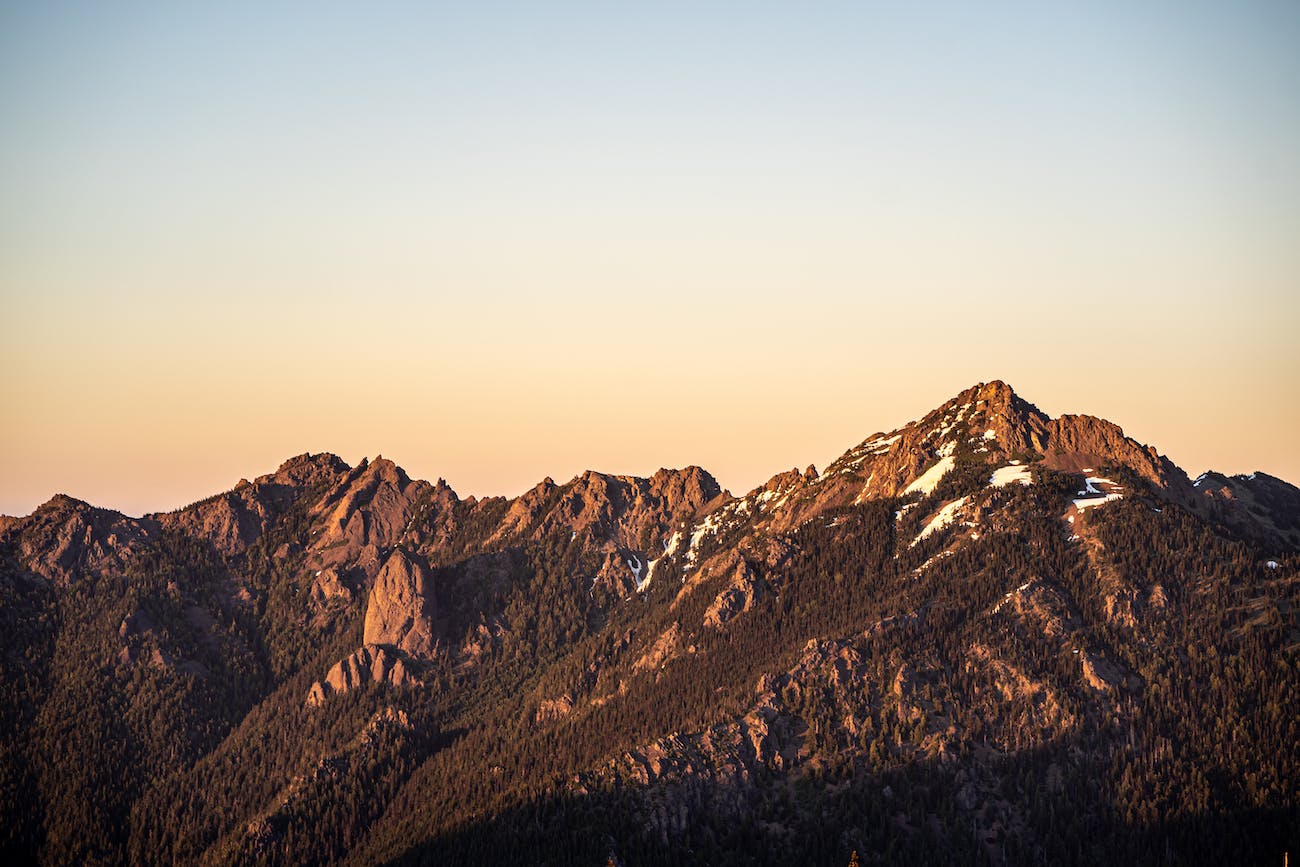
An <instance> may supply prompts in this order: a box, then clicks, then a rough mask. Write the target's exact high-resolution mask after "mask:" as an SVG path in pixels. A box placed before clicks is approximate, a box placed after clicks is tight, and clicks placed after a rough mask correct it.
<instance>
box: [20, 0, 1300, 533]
mask: <svg viewBox="0 0 1300 867" xmlns="http://www.w3.org/2000/svg"><path fill="white" fill-rule="evenodd" d="M702 6H705V7H707V8H701V7H702ZM1297 46H1300V4H1296V3H1249V2H1247V3H1227V2H1224V3H1138V4H1134V3H1088V4H1082V3H1080V4H1063V3H1057V4H1050V3H1022V4H1008V3H989V4H968V3H916V4H897V5H893V4H867V3H852V4H849V3H845V4H809V3H801V4H779V5H778V4H757V3H744V4H739V3H737V4H697V3H692V4H686V3H682V4H673V3H655V4H641V5H639V6H637V7H632V6H631V5H629V4H609V3H590V4H542V3H527V4H483V3H475V4H326V3H310V4H261V3H259V4H242V3H222V4H189V3H168V4H161V3H158V4H140V3H134V4H133V3H122V4H90V3H85V4H69V3H57V2H56V3H39V4H36V3H33V4H26V5H21V4H13V3H8V4H4V5H3V6H0V130H2V131H3V135H2V136H0V312H2V313H3V316H0V340H2V341H3V345H4V349H3V350H0V361H3V363H4V366H5V368H6V370H7V371H8V372H9V374H8V375H7V376H6V377H5V384H4V386H3V387H2V388H3V391H0V399H3V401H4V402H5V404H6V405H7V406H10V407H11V408H12V409H13V415H14V418H15V422H13V423H11V424H9V425H6V428H7V429H6V431H5V433H4V434H3V435H2V436H3V439H0V455H2V456H0V490H2V491H3V497H0V511H9V512H14V511H26V510H28V509H30V508H31V507H32V506H34V505H35V504H36V503H38V502H40V501H41V500H43V499H44V498H45V497H46V496H48V494H49V493H52V492H53V491H54V490H71V492H73V493H80V495H83V496H87V497H91V498H95V499H98V500H100V501H102V502H105V503H106V504H109V505H119V506H121V507H123V508H127V509H128V510H130V509H135V510H137V511H138V510H142V509H145V508H161V507H164V506H170V505H175V504H176V503H178V502H184V501H186V500H187V499H193V498H194V497H195V496H199V495H202V494H204V493H207V492H209V491H210V490H211V489H214V487H216V486H224V485H226V484H227V483H229V482H233V480H234V479H236V478H238V477H239V476H240V475H250V474H253V473H256V472H261V471H265V470H266V469H268V468H270V467H272V466H274V464H275V463H276V462H277V461H278V460H279V459H280V458H281V457H283V456H285V455H287V454H290V453H293V452H297V451H302V450H306V449H313V450H319V449H325V448H328V449H331V450H335V451H339V452H342V453H343V454H344V456H345V457H347V458H348V459H350V460H355V459H356V458H358V457H360V455H361V454H373V453H374V452H376V451H384V452H385V453H388V454H390V455H391V456H392V457H394V458H396V459H398V460H399V461H401V462H403V463H404V464H406V465H408V466H409V467H410V468H411V469H412V471H413V472H416V473H418V474H421V475H428V476H438V475H444V476H446V477H448V479H449V480H451V481H452V482H453V484H457V486H458V487H459V488H460V489H462V490H463V491H465V492H467V493H468V492H475V493H514V492H517V491H518V490H521V489H522V488H524V487H526V486H527V485H528V484H529V483H531V482H532V481H535V480H536V479H537V478H540V477H542V476H544V475H548V474H549V475H554V476H556V477H557V478H558V477H562V476H565V475H566V474H568V473H570V472H576V471H577V470H579V469H582V468H583V467H584V466H585V465H587V464H591V463H598V464H599V466H598V467H597V468H600V469H606V470H611V471H627V472H647V471H652V470H653V469H655V468H656V467H657V466H659V465H660V464H671V463H685V462H699V463H702V464H704V465H705V466H708V467H709V468H711V469H713V470H714V471H715V472H717V473H718V475H719V477H720V478H721V480H722V481H723V483H724V484H728V485H730V486H732V487H735V488H737V489H743V488H746V487H748V486H749V485H752V484H756V483H758V482H759V481H761V480H762V479H763V478H765V477H766V476H767V475H768V474H769V473H771V472H776V471H778V470H780V469H783V468H784V467H786V466H788V465H790V464H794V463H800V464H802V463H806V462H808V461H810V460H815V461H817V462H818V463H819V464H824V463H825V462H826V461H827V460H828V459H829V458H831V457H833V456H834V455H835V454H837V453H838V451H840V450H841V449H842V448H845V447H847V446H848V445H850V444H852V443H853V442H855V441H857V440H858V439H861V438H862V437H864V436H865V435H866V434H868V433H870V432H872V431H874V430H876V429H877V428H880V427H886V426H892V425H895V424H900V423H902V422H904V421H906V420H907V419H909V418H911V417H912V416H913V414H915V413H919V412H923V411H924V410H925V409H927V408H929V407H930V406H932V405H933V404H935V403H938V402H940V401H941V400H943V399H945V398H946V397H948V396H950V395H951V393H954V392H955V391H956V390H958V389H960V388H962V387H964V386H967V385H970V384H971V383H973V382H975V381H977V380H980V379H988V378H993V377H1001V378H1005V379H1008V380H1009V381H1011V382H1012V384H1013V385H1014V386H1016V387H1017V388H1018V389H1019V390H1020V391H1021V392H1022V393H1024V394H1025V395H1026V396H1027V397H1029V398H1030V399H1031V400H1036V401H1038V402H1039V403H1041V404H1043V405H1044V407H1045V408H1047V409H1049V410H1052V411H1055V412H1060V411H1081V412H1092V413H1095V414H1099V415H1107V416H1109V417H1112V418H1114V419H1115V420H1117V421H1119V422H1121V423H1122V424H1124V425H1125V426H1126V427H1127V428H1128V429H1129V431H1130V432H1131V433H1133V434H1134V435H1136V436H1139V437H1141V438H1143V439H1145V440H1146V441H1149V442H1152V443H1154V444H1156V445H1157V446H1159V447H1160V448H1161V449H1162V450H1164V451H1166V452H1168V453H1170V455H1171V456H1172V457H1174V459H1175V460H1178V461H1179V462H1180V463H1182V464H1184V465H1185V466H1187V468H1188V469H1189V470H1191V471H1193V472H1199V471H1200V470H1201V469H1203V468H1205V466H1208V465H1214V466H1215V467H1217V468H1222V469H1225V470H1228V471H1237V470H1250V469H1256V468H1259V469H1265V470H1267V471H1270V472H1276V473H1278V474H1281V475H1284V476H1288V477H1289V478H1290V479H1291V480H1292V481H1300V455H1298V454H1297V451H1296V449H1295V448H1294V446H1293V440H1294V435H1293V433H1292V432H1293V431H1294V430H1295V427H1296V425H1297V424H1300V397H1298V395H1300V349H1297V346H1298V345H1300V342H1298V341H1297V340H1296V339H1295V332H1296V328H1297V326H1300V301H1297V298H1298V297H1300V254H1298V253H1297V250H1298V249H1300V159H1297V156H1296V155H1297V154H1300V59H1298V58H1300V51H1297ZM159 395H167V396H168V397H167V398H166V399H165V400H161V401H160V400H159V399H158V396H159ZM376 405H380V406H393V405H405V406H406V410H405V412H404V413H403V414H402V415H401V416H400V417H399V418H390V417H386V416H382V415H379V416H376V415H374V412H373V409H367V407H374V406H376ZM609 406H624V407H633V408H634V409H635V422H634V424H632V425H631V430H629V425H628V422H627V420H626V419H624V418H623V417H622V416H621V415H620V414H619V413H614V414H613V415H614V417H613V418H606V415H607V414H608V413H609V411H608V409H607V407H609ZM1207 407H1211V408H1212V410H1211V411H1208V412H1207ZM322 408H328V411H327V412H324V411H322ZM755 415H758V416H762V417H763V418H764V419H765V421H764V422H763V424H761V425H757V426H754V427H752V428H750V429H749V430H746V431H743V432H741V433H736V431H735V429H734V420H735V419H736V418H740V417H752V416H755ZM250 416H255V417H256V418H257V419H258V420H259V421H258V423H257V424H255V425H254V424H249V423H247V419H248V418H249V417H250ZM449 416H455V417H456V418H458V419H459V421H458V423H457V424H455V425H448V424H447V423H446V419H447V418H448V417H449ZM241 419H243V420H244V421H243V422H241V421H238V420H241ZM575 425H576V426H578V428H579V429H580V430H581V431H582V433H581V434H578V435H575V430H574V426H575ZM522 428H527V429H528V430H530V436H529V438H528V442H527V443H526V444H521V443H519V442H518V441H517V440H513V439H511V438H510V436H509V435H507V434H506V433H503V431H512V430H513V431H517V430H520V429H522ZM738 437H742V438H743V439H744V440H745V442H744V443H743V444H740V445H738V444H737V438H738ZM485 449H490V450H489V451H485ZM191 495H193V496H191Z"/></svg>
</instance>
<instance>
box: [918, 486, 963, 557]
mask: <svg viewBox="0 0 1300 867" xmlns="http://www.w3.org/2000/svg"><path fill="white" fill-rule="evenodd" d="M967 499H969V498H968V497H958V498H957V499H955V500H953V501H952V502H951V503H948V504H947V505H946V506H944V507H943V508H942V509H940V510H939V511H938V512H937V513H936V514H935V516H934V517H933V518H931V519H930V523H928V524H926V525H925V527H924V528H923V529H922V530H921V532H920V533H918V534H917V536H916V538H915V539H913V540H912V544H911V545H909V546H908V547H913V546H915V545H916V543H917V542H920V541H921V540H922V539H925V538H926V537H928V536H929V535H930V534H932V533H936V532H938V531H939V530H942V529H943V528H944V527H946V526H948V525H949V524H951V523H952V522H953V521H954V520H956V518H957V513H958V511H960V510H961V507H962V506H964V505H966V500H967Z"/></svg>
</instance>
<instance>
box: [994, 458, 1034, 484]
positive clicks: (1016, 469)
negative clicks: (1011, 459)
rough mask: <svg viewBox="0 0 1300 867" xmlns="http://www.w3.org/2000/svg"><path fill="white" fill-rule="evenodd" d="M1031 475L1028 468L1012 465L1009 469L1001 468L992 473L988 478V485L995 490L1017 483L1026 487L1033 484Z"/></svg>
mask: <svg viewBox="0 0 1300 867" xmlns="http://www.w3.org/2000/svg"><path fill="white" fill-rule="evenodd" d="M1033 480H1034V479H1033V475H1032V474H1031V473H1030V471H1029V467H1026V466H1022V465H1019V464H1012V465H1011V466H1009V467H1001V468H999V469H996V470H994V471H993V475H992V476H990V477H989V484H990V485H992V486H993V487H995V488H1001V487H1003V486H1004V485H1010V484H1013V483H1016V482H1019V483H1020V484H1022V485H1028V484H1030V483H1031V482H1033Z"/></svg>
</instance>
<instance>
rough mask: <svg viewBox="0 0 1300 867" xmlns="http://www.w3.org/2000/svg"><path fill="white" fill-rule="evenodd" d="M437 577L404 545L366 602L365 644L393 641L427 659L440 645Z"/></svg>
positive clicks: (399, 647)
mask: <svg viewBox="0 0 1300 867" xmlns="http://www.w3.org/2000/svg"><path fill="white" fill-rule="evenodd" d="M436 618H437V604H436V602H435V600H434V594H433V576H432V574H431V573H430V571H429V568H428V566H427V565H426V564H425V563H424V562H423V561H422V560H421V559H420V558H418V557H416V556H414V555H411V554H408V553H407V552H406V551H403V550H402V549H401V548H398V549H397V550H395V551H393V553H392V554H391V555H390V556H389V558H388V560H387V561H385V563H384V565H383V567H382V568H380V570H379V574H378V575H377V576H376V577H375V583H374V586H373V587H372V588H371V589H370V600H369V602H368V603H367V604H366V622H365V643H366V644H391V645H393V646H395V647H397V648H398V649H400V650H402V651H403V652H404V653H407V654H409V655H411V656H414V657H421V658H427V657H430V656H432V655H433V653H434V649H435V647H436V646H437V631H436V630H437V627H436Z"/></svg>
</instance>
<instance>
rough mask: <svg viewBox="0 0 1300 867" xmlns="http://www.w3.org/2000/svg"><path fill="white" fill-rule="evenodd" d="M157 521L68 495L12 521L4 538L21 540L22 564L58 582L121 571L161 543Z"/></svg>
mask: <svg viewBox="0 0 1300 867" xmlns="http://www.w3.org/2000/svg"><path fill="white" fill-rule="evenodd" d="M158 533H159V527H158V525H157V523H156V522H154V521H151V520H148V519H141V520H136V519H134V518H128V517H127V516H126V515H123V514H122V513H121V512H114V511H112V510H110V509H99V508H96V507H94V506H92V505H90V504H89V503H84V502H82V501H81V500H77V499H74V498H72V497H69V496H66V495H64V494H59V495H57V496H55V497H53V498H52V499H51V500H50V501H49V502H47V503H45V504H44V505H43V506H41V507H40V508H38V509H37V510H36V511H35V512H33V513H32V514H31V515H28V516H27V517H25V518H19V519H17V520H15V521H13V522H11V523H10V524H9V526H8V528H7V529H6V531H5V533H4V534H3V536H0V539H3V540H9V539H13V540H14V541H16V542H17V553H18V558H19V561H20V562H21V563H22V564H23V565H24V566H25V567H26V568H27V569H29V570H31V571H32V572H35V573H36V574H37V575H40V576H41V577H43V578H46V579H48V580H50V581H53V582H55V583H58V584H68V583H72V582H73V581H75V580H77V579H78V578H82V577H88V576H90V575H98V574H103V573H105V572H116V571H121V570H122V569H124V568H125V566H126V564H127V563H128V562H129V561H130V560H131V559H132V558H133V557H135V556H136V555H137V554H138V553H139V552H140V550H141V549H142V548H143V547H144V546H145V545H147V544H150V543H152V542H153V541H155V540H157V538H158Z"/></svg>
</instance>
